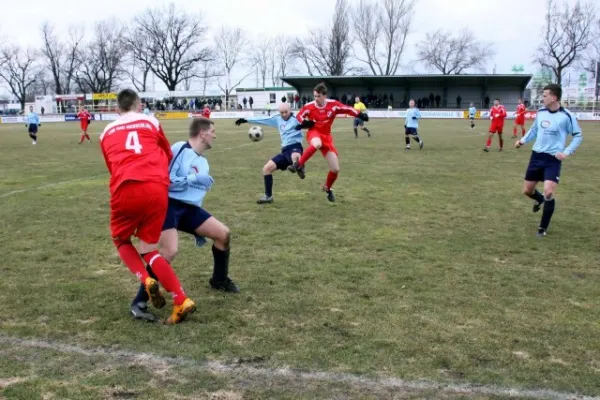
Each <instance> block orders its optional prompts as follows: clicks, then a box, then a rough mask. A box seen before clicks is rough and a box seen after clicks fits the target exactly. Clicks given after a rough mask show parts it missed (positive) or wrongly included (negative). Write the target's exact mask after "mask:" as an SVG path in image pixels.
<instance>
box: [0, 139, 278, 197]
mask: <svg viewBox="0 0 600 400" xmlns="http://www.w3.org/2000/svg"><path fill="white" fill-rule="evenodd" d="M277 139H279V137H277ZM264 140H265V139H263V141H264ZM255 144H256V143H254V142H248V143H244V144H241V145H239V146H233V147H226V148H224V149H218V150H211V151H210V153H223V152H225V151H229V150H234V149H239V148H241V147H246V146H252V145H255ZM106 175H108V173H103V174H97V175H91V176H86V177H83V178H76V179H69V180H67V181H59V182H54V183H48V184H46V185H42V186H35V187H31V188H27V189H20V190H13V191H12V192H8V193H4V194H1V195H0V199H2V198H4V197H9V196H12V195H15V194H19V193H25V192H31V191H33V190H42V189H48V188H52V187H55V186H59V185H68V184H69V183H73V182H79V181H86V180H91V179H95V178H99V177H101V176H106Z"/></svg>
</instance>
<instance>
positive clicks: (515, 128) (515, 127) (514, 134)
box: [513, 125, 517, 136]
mask: <svg viewBox="0 0 600 400" xmlns="http://www.w3.org/2000/svg"><path fill="white" fill-rule="evenodd" d="M513 136H517V126H516V125H515V126H514V128H513Z"/></svg>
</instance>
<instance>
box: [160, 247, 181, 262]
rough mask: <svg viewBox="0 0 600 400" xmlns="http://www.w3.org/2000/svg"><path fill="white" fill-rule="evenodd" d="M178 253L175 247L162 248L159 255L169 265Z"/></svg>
mask: <svg viewBox="0 0 600 400" xmlns="http://www.w3.org/2000/svg"><path fill="white" fill-rule="evenodd" d="M178 251H179V250H178V249H177V246H163V247H162V248H161V249H160V255H161V256H163V258H164V259H165V260H167V261H168V262H169V263H170V262H172V261H173V260H174V259H175V257H176V256H177V252H178Z"/></svg>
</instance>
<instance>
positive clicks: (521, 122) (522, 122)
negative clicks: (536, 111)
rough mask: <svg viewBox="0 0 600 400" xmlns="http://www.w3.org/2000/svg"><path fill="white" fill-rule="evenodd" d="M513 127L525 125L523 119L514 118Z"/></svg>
mask: <svg viewBox="0 0 600 400" xmlns="http://www.w3.org/2000/svg"><path fill="white" fill-rule="evenodd" d="M515 125H525V117H519V118H515Z"/></svg>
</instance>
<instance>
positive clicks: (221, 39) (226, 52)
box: [215, 26, 253, 103]
mask: <svg viewBox="0 0 600 400" xmlns="http://www.w3.org/2000/svg"><path fill="white" fill-rule="evenodd" d="M244 36H245V33H244V32H243V31H242V30H241V29H240V28H228V27H224V26H223V27H221V30H220V31H219V32H218V34H217V36H216V37H215V58H216V61H217V63H218V65H219V69H221V70H222V71H223V74H224V76H223V78H221V79H219V81H218V82H217V84H218V85H219V88H220V89H221V90H222V91H223V92H224V93H225V103H228V102H229V96H230V94H231V91H232V90H233V89H235V88H236V87H238V86H239V85H240V84H241V83H242V82H243V81H244V79H246V78H247V77H249V76H250V75H252V72H253V68H248V69H247V70H246V72H245V73H242V75H243V76H242V78H241V79H239V80H235V81H233V80H232V78H233V77H232V74H233V72H234V70H235V69H236V67H238V66H241V64H242V63H243V62H244V61H246V60H245V59H244V56H243V54H244V51H245V50H246V48H247V47H248V45H249V42H248V41H247V40H246V38H245V37H244ZM248 61H251V60H248ZM248 71H249V72H248ZM233 82H236V83H233Z"/></svg>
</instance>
